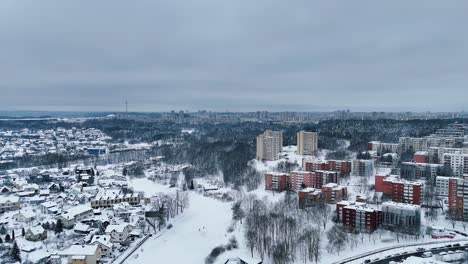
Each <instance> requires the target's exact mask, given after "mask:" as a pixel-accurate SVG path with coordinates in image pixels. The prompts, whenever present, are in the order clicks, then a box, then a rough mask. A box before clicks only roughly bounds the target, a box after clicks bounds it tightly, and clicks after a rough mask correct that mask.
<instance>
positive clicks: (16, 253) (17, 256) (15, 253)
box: [10, 241, 21, 263]
mask: <svg viewBox="0 0 468 264" xmlns="http://www.w3.org/2000/svg"><path fill="white" fill-rule="evenodd" d="M10 255H11V258H12V259H13V260H14V261H15V262H19V263H21V253H20V249H19V247H18V244H16V241H15V243H14V244H13V247H12V248H11V251H10Z"/></svg>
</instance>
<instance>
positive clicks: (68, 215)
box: [62, 205, 93, 220]
mask: <svg viewBox="0 0 468 264" xmlns="http://www.w3.org/2000/svg"><path fill="white" fill-rule="evenodd" d="M91 211H93V208H91V207H90V206H88V205H78V206H75V207H72V208H70V209H67V210H66V212H65V213H63V214H62V217H63V218H65V219H67V220H71V219H74V218H75V217H76V216H77V215H80V214H83V213H86V212H91Z"/></svg>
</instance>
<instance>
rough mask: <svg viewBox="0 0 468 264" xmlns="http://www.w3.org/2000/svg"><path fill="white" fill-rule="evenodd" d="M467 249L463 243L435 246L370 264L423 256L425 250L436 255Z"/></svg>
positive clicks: (466, 245)
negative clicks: (454, 245)
mask: <svg viewBox="0 0 468 264" xmlns="http://www.w3.org/2000/svg"><path fill="white" fill-rule="evenodd" d="M455 244H456V243H455ZM466 249H468V244H465V245H461V246H458V247H457V246H456V247H453V246H452V247H433V248H432V249H428V250H425V251H421V252H409V253H406V254H401V255H399V256H395V255H392V256H387V257H386V258H385V259H382V260H378V261H371V262H369V264H388V263H390V262H391V261H395V262H399V261H401V260H403V259H406V258H408V257H411V256H416V257H422V255H423V254H424V253H425V252H431V253H432V254H433V255H436V254H439V253H441V252H444V251H445V252H447V251H455V250H462V251H464V252H466V251H465V250H466Z"/></svg>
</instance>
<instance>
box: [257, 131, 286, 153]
mask: <svg viewBox="0 0 468 264" xmlns="http://www.w3.org/2000/svg"><path fill="white" fill-rule="evenodd" d="M282 148H283V132H281V131H272V130H266V131H265V133H264V134H262V135H259V136H257V156H256V158H257V160H278V159H279V154H280V153H281V150H282Z"/></svg>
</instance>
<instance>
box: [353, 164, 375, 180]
mask: <svg viewBox="0 0 468 264" xmlns="http://www.w3.org/2000/svg"><path fill="white" fill-rule="evenodd" d="M351 174H352V175H354V176H359V177H371V176H372V175H374V161H373V160H353V161H352V163H351Z"/></svg>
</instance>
